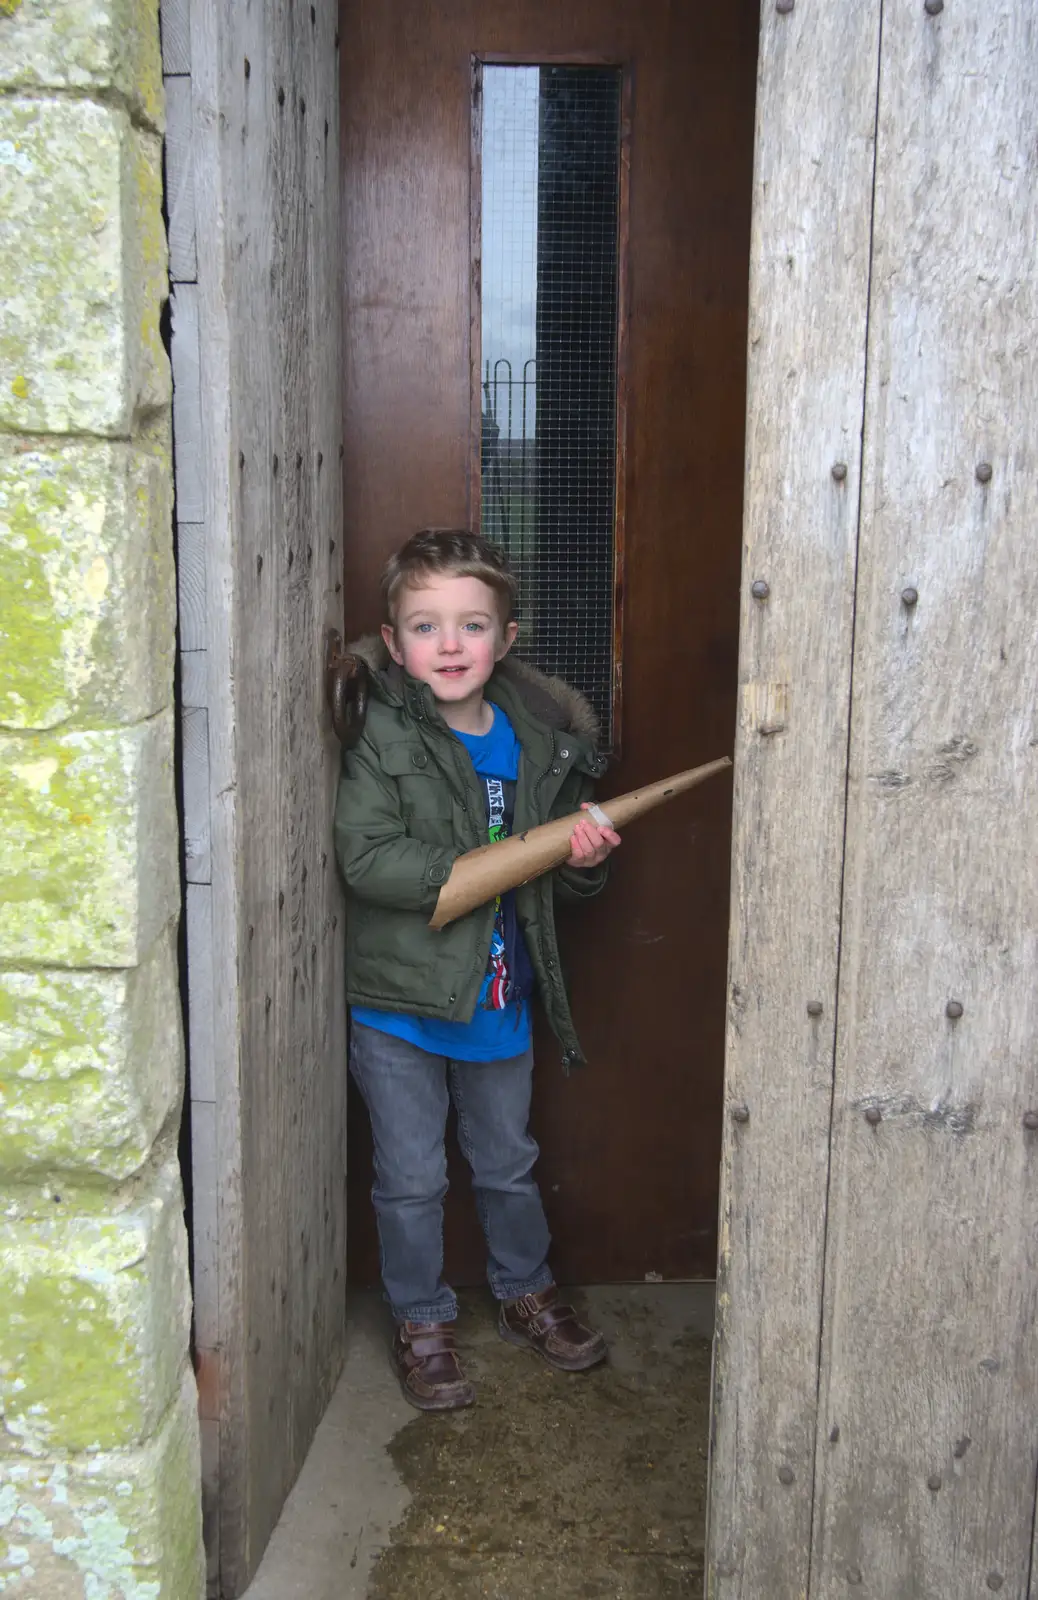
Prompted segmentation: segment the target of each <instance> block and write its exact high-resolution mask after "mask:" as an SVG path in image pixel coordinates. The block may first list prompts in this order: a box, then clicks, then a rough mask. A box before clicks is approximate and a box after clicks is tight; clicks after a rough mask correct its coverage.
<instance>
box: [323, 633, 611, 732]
mask: <svg viewBox="0 0 1038 1600" xmlns="http://www.w3.org/2000/svg"><path fill="white" fill-rule="evenodd" d="M348 648H349V653H350V654H351V655H354V656H357V657H359V659H360V660H361V661H363V662H364V664H365V666H366V667H367V668H368V671H369V672H370V673H371V675H372V678H373V679H374V681H375V684H376V685H377V686H378V687H380V688H381V690H382V693H383V694H385V695H386V696H387V697H388V698H389V699H391V700H397V699H399V698H400V697H401V694H402V690H403V681H404V673H403V669H402V668H401V667H399V666H397V664H396V662H395V661H394V660H393V658H392V656H391V655H390V654H389V651H388V650H387V648H386V643H385V640H384V639H383V638H382V636H381V634H378V633H368V634H365V635H364V637H363V638H361V639H358V640H357V641H356V643H354V644H351V645H350V646H349V647H348ZM494 677H495V678H497V677H501V678H504V679H506V680H507V682H508V683H509V684H510V685H511V687H512V688H513V689H514V691H515V693H516V694H517V695H518V696H519V698H520V699H521V700H522V702H523V705H524V706H525V707H526V709H527V710H528V711H529V713H530V715H531V716H532V717H536V719H537V720H538V722H543V723H545V724H546V726H547V727H549V728H554V729H557V730H558V731H559V732H562V733H572V734H576V735H578V736H579V737H580V738H583V739H587V740H588V742H589V743H590V744H591V745H592V746H596V745H597V744H598V737H599V732H600V729H599V723H598V717H597V715H596V714H595V709H594V707H593V706H592V704H591V702H590V700H588V699H587V698H586V697H585V696H584V695H582V694H581V693H580V691H579V689H574V688H573V686H572V685H571V684H568V683H566V681H565V680H564V679H563V678H552V677H549V676H548V674H547V673H545V672H541V671H540V670H539V669H538V668H537V667H534V666H531V665H530V663H529V662H528V661H521V660H519V658H518V657H517V656H515V655H513V654H511V653H510V654H509V655H507V656H505V658H504V660H503V661H501V662H499V664H498V666H497V667H496V668H495V671H494ZM491 681H493V680H491ZM376 692H378V690H377V689H376Z"/></svg>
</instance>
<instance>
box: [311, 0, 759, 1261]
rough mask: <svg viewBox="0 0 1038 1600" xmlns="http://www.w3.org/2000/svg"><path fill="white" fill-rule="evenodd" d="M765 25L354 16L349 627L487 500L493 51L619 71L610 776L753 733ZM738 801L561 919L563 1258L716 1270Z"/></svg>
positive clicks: (546, 1165) (365, 622)
mask: <svg viewBox="0 0 1038 1600" xmlns="http://www.w3.org/2000/svg"><path fill="white" fill-rule="evenodd" d="M757 29H758V8H757V5H756V3H755V0H739V3H737V4H733V5H727V6H721V7H712V8H711V7H706V6H700V5H681V6H675V5H673V4H670V3H669V0H646V3H645V4H643V5H640V6H630V5H628V4H625V3H622V0H610V3H608V4H590V3H582V4H577V5H574V6H570V7H565V8H563V7H557V6H553V5H550V4H549V3H548V0H518V3H516V4H513V5H510V6H508V7H500V8H498V7H494V8H491V7H487V6H483V5H480V4H478V3H476V0H450V3H447V4H441V5H432V4H428V3H421V0H385V3H381V4H378V5H376V4H374V3H372V0H345V3H344V4H343V9H342V39H343V51H342V106H343V121H342V129H343V150H342V156H343V184H344V187H343V196H344V252H345V257H344V282H345V303H344V310H345V328H346V333H345V340H346V343H345V415H344V438H345V461H344V495H345V528H344V542H345V552H344V558H345V600H346V617H347V623H348V626H349V627H350V628H351V629H352V630H354V631H359V630H361V629H365V628H368V627H371V626H373V625H374V624H376V623H377V622H378V620H379V610H378V599H377V579H378V572H379V569H380V567H381V565H382V563H383V561H384V559H385V557H386V555H387V554H388V553H389V552H390V551H391V550H392V549H393V548H394V547H396V546H397V545H399V544H400V543H401V542H402V541H403V539H404V538H406V537H407V535H408V534H409V533H411V532H413V531H414V530H415V529H416V528H418V527H422V526H426V525H428V524H440V525H463V524H466V523H469V522H470V519H472V518H474V517H475V516H476V515H477V514H478V513H477V507H478V484H477V483H475V482H473V480H472V477H471V475H470V471H471V463H472V460H473V455H474V452H473V449H472V443H473V426H474V419H473V416H472V408H471V393H472V383H471V362H472V359H473V355H474V351H473V347H472V340H471V334H470V329H471V324H472V319H473V303H474V296H473V255H472V239H471V232H470V220H471V206H472V202H473V188H472V177H471V174H472V148H471V145H472V125H473V118H472V108H471V93H472V62H473V57H477V58H491V59H497V60H510V61H515V62H525V63H531V62H532V63H537V62H547V61H554V62H559V63H566V62H573V63H579V62H601V63H610V64H616V65H619V66H622V67H623V68H624V69H625V72H626V76H627V85H628V95H627V111H628V117H629V128H628V130H627V135H626V144H625V149H626V151H627V154H628V156H629V214H628V216H627V219H626V224H627V226H626V231H627V235H628V242H627V246H626V255H625V260H624V267H625V275H626V285H627V288H626V304H625V307H624V310H625V312H626V316H627V339H626V371H625V379H626V439H625V445H626V470H625V472H624V475H623V486H624V490H625V499H626V535H625V537H626V553H625V568H624V592H623V645H622V674H623V721H622V748H621V754H620V758H619V760H618V761H617V762H616V764H615V766H614V769H613V771H612V772H611V774H610V776H609V779H608V782H607V784H606V786H605V790H604V792H606V793H608V792H609V791H610V790H612V791H613V792H619V791H621V790H623V789H625V788H629V787H631V786H633V785H634V784H637V783H639V782H643V781H645V780H647V779H650V778H655V777H660V776H663V775H665V774H667V773H669V772H672V771H675V770H677V769H679V768H682V767H686V766H691V765H693V764H695V763H697V762H700V761H706V760H708V759H710V758H712V757H715V756H719V755H723V754H725V753H726V752H728V751H729V750H730V749H731V745H732V739H733V731H734V726H735V710H736V705H735V698H736V658H737V627H738V584H739V562H740V528H741V508H742V477H743V437H744V406H745V346H746V299H747V263H748V258H749V218H750V184H751V156H752V138H753V102H754V79H755V63H756V46H757ZM476 458H477V459H478V453H476ZM730 809H731V791H730V786H729V785H728V784H727V783H726V782H724V781H720V782H715V783H714V784H712V785H710V786H707V787H705V788H703V789H701V790H699V791H697V792H696V793H695V795H694V796H692V797H689V799H687V800H686V801H682V802H680V803H678V804H676V805H675V806H674V807H673V808H672V809H671V810H670V811H669V812H668V813H666V814H665V815H664V814H661V816H660V817H659V818H657V819H656V820H654V821H652V822H647V823H645V824H643V825H642V826H641V827H640V828H635V829H632V830H631V833H630V837H629V839H628V840H627V841H626V842H625V845H624V848H623V850H622V851H621V853H620V855H619V857H618V859H617V862H616V867H615V874H614V879H613V882H612V884H611V886H610V889H609V891H608V894H607V897H606V898H604V899H603V900H602V901H600V902H599V903H598V904H597V905H596V906H595V907H594V908H593V909H591V910H586V911H584V912H583V913H581V914H580V915H579V916H573V917H571V918H568V919H567V920H566V923H565V926H564V930H563V933H564V951H565V954H566V956H567V958H568V967H569V972H570V978H571V987H572V993H573V999H574V1005H575V1010H576V1016H577V1020H578V1026H579V1029H580V1032H581V1035H582V1039H583V1042H584V1046H585V1049H586V1052H587V1055H588V1059H589V1066H588V1067H587V1068H586V1069H585V1070H582V1071H580V1072H578V1073H574V1074H573V1075H572V1076H571V1077H569V1078H568V1079H567V1078H565V1077H564V1076H563V1074H562V1071H561V1068H560V1066H559V1053H558V1050H557V1048H556V1047H555V1046H554V1044H553V1042H552V1041H551V1040H549V1039H548V1038H546V1037H545V1036H544V1035H543V1034H542V1036H541V1037H540V1039H539V1070H538V1077H537V1088H536V1097H535V1129H536V1132H537V1135H538V1137H539V1139H540V1142H541V1147H542V1161H541V1166H540V1177H541V1181H542V1187H543V1190H544V1193H545V1197H546V1201H547V1203H548V1206H549V1210H550V1221H551V1225H552V1231H553V1234H554V1238H555V1251H554V1259H555V1262H556V1267H557V1270H558V1272H559V1275H560V1276H561V1277H562V1278H564V1279H568V1280H571V1281H572V1280H574V1279H577V1280H581V1279H582V1280H585V1281H596V1280H597V1281H611V1280H623V1279H641V1278H644V1277H646V1276H650V1275H651V1276H656V1275H658V1276H660V1277H662V1278H678V1277H695V1276H706V1277H711V1276H712V1275H713V1272H714V1266H715V1248H716V1190H717V1170H718V1152H719V1125H720V1104H721V1081H722V1059H723V1038H724V1015H725V1001H724V993H725V969H726V956H727V946H726V939H727V912H728V869H729V819H730ZM354 1121H355V1123H356V1124H357V1125H358V1128H360V1129H362V1128H363V1123H362V1119H361V1118H356V1119H354ZM368 1163H369V1156H368V1152H367V1150H366V1149H365V1148H364V1145H363V1142H362V1134H358V1137H357V1140H356V1142H355V1143H354V1145H353V1148H352V1151H351V1183H352V1184H353V1185H354V1191H353V1193H354V1200H355V1203H354V1204H353V1206H352V1207H351V1230H352V1232H351V1244H352V1257H351V1260H352V1267H351V1270H352V1271H353V1273H354V1274H355V1275H357V1276H359V1277H361V1278H364V1277H371V1276H373V1275H374V1272H375V1261H374V1255H373V1251H372V1248H371V1232H370V1222H369V1220H368V1208H367V1206H366V1204H365V1193H366V1189H367V1186H368V1182H369V1179H368ZM461 1187H463V1185H462V1186H461ZM457 1199H458V1195H457V1194H456V1195H455V1196H454V1199H452V1201H451V1207H452V1209H451V1213H450V1216H451V1220H450V1228H449V1236H448V1256H449V1270H451V1271H452V1272H453V1274H454V1277H455V1279H456V1280H461V1281H463V1280H464V1279H466V1278H468V1279H470V1280H471V1279H478V1278H479V1276H480V1275H481V1271H482V1253H481V1250H480V1245H479V1240H478V1236H477V1234H476V1231H475V1227H474V1221H473V1220H472V1219H471V1217H470V1215H469V1214H468V1209H466V1208H463V1207H461V1206H460V1205H457V1204H456V1203H455V1202H456V1200H457ZM363 1230H366V1231H363Z"/></svg>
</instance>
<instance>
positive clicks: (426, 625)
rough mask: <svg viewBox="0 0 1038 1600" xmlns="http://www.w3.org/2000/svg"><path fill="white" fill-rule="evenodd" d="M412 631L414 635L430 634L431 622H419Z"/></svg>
mask: <svg viewBox="0 0 1038 1600" xmlns="http://www.w3.org/2000/svg"><path fill="white" fill-rule="evenodd" d="M414 631H415V633H431V632H432V623H431V622H419V623H417V624H416V626H415V630H414Z"/></svg>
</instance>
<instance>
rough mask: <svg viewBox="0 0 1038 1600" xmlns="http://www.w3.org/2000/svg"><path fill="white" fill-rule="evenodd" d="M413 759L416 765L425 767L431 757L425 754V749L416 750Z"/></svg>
mask: <svg viewBox="0 0 1038 1600" xmlns="http://www.w3.org/2000/svg"><path fill="white" fill-rule="evenodd" d="M411 760H412V761H413V762H414V764H415V766H416V767H424V766H427V765H428V762H429V757H428V756H427V755H426V754H425V751H424V750H416V751H415V753H414V755H413V756H412V757H411Z"/></svg>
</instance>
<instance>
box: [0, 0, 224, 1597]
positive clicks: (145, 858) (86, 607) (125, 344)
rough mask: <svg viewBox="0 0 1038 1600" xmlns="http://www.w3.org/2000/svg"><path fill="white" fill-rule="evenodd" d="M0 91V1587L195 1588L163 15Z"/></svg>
mask: <svg viewBox="0 0 1038 1600" xmlns="http://www.w3.org/2000/svg"><path fill="white" fill-rule="evenodd" d="M0 91H2V94H0V285H2V292H0V1595H3V1597H4V1600H8V1597H14V1596H18V1597H24V1600H30V1597H31V1600H40V1597H43V1596H46V1597H47V1600H81V1597H82V1600H87V1597H89V1600H108V1597H111V1600H145V1597H147V1600H159V1597H162V1600H166V1597H169V1600H194V1597H196V1596H198V1595H199V1594H201V1592H202V1589H203V1569H202V1550H201V1522H200V1511H199V1457H198V1425H197V1418H196V1404H197V1403H196V1394H195V1383H194V1378H193V1374H192V1372H191V1368H190V1365H189V1360H188V1334H189V1321H190V1291H189V1284H188V1270H187V1242H186V1232H185V1227H184V1219H183V1201H182V1194H181V1183H180V1173H179V1169H178V1165H177V1158H176V1141H177V1131H178V1124H179V1118H180V1106H181V1099H182V1094H183V1042H182V1032H181V1019H180V999H179V991H178V979H177V966H176V938H175V934H176V921H177V916H178V911H179V898H180V892H179V878H178V867H177V819H176V813H175V805H174V782H173V713H172V685H173V649H174V571H173V542H172V531H171V529H172V492H173V491H172V465H171V454H170V409H169V407H170V376H169V367H168V362H167V359H166V355H165V352H164V350H163V346H162V340H161V334H160V313H161V309H162V304H163V301H164V300H165V298H166V294H167V278H166V240H165V232H164V227H163V220H162V119H163V97H162V78H161V68H160V61H159V38H158V15H157V6H156V5H153V4H149V3H147V0H144V3H141V4H138V3H137V0H21V3H19V0H0Z"/></svg>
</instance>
